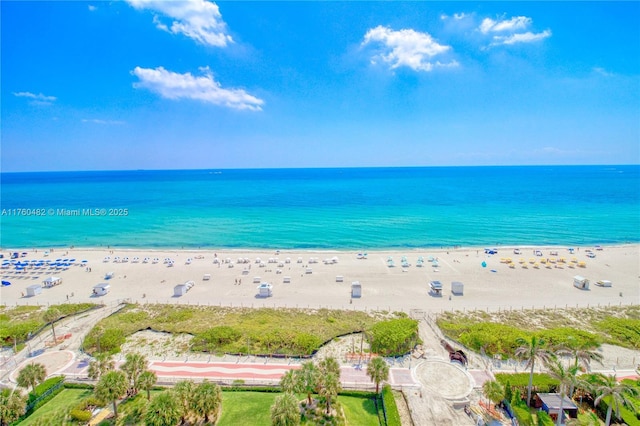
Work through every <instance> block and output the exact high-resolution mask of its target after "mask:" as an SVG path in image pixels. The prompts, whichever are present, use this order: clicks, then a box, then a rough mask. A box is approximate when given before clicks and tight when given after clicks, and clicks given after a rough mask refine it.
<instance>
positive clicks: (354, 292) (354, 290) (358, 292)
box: [351, 281, 362, 297]
mask: <svg viewBox="0 0 640 426" xmlns="http://www.w3.org/2000/svg"><path fill="white" fill-rule="evenodd" d="M351 297H362V285H360V281H354V282H352V283H351Z"/></svg>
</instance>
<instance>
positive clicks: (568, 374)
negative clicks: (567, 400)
mask: <svg viewBox="0 0 640 426" xmlns="http://www.w3.org/2000/svg"><path fill="white" fill-rule="evenodd" d="M548 368H549V375H550V376H551V377H553V378H554V379H556V380H558V382H560V383H559V385H558V389H559V390H560V392H559V393H560V408H559V409H558V418H557V421H556V425H557V426H560V425H561V424H562V418H563V414H564V413H563V409H562V404H563V403H564V397H565V396H567V387H568V386H573V384H574V383H575V377H576V373H577V372H578V369H579V368H580V367H578V366H577V365H572V366H571V367H568V368H567V367H565V366H564V365H563V364H562V362H560V361H558V360H555V361H554V362H552V363H549V364H548Z"/></svg>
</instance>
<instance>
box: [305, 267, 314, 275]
mask: <svg viewBox="0 0 640 426" xmlns="http://www.w3.org/2000/svg"><path fill="white" fill-rule="evenodd" d="M312 273H313V269H311V268H307V269H306V271H305V274H312Z"/></svg>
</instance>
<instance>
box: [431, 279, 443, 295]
mask: <svg viewBox="0 0 640 426" xmlns="http://www.w3.org/2000/svg"><path fill="white" fill-rule="evenodd" d="M429 292H430V293H431V294H432V295H434V296H442V283H441V282H440V281H431V282H430V283H429Z"/></svg>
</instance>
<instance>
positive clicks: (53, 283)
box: [42, 277, 62, 288]
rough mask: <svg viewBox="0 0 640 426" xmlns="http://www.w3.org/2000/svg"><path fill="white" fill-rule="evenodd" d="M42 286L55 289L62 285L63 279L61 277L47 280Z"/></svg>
mask: <svg viewBox="0 0 640 426" xmlns="http://www.w3.org/2000/svg"><path fill="white" fill-rule="evenodd" d="M42 284H43V285H44V286H45V287H46V288H49V287H54V286H57V285H58V284H62V278H60V277H49V278H45V279H44V281H42Z"/></svg>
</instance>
